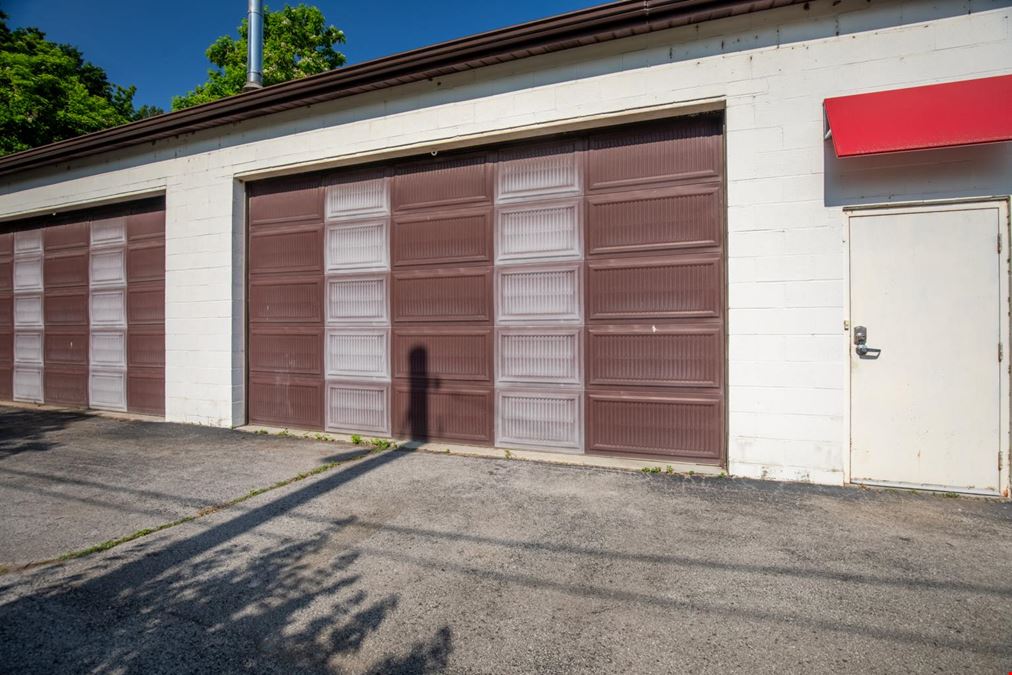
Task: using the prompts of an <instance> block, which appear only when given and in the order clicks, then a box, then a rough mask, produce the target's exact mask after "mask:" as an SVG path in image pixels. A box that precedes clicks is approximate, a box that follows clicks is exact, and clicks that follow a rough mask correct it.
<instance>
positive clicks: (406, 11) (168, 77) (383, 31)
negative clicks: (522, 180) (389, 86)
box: [0, 0, 603, 110]
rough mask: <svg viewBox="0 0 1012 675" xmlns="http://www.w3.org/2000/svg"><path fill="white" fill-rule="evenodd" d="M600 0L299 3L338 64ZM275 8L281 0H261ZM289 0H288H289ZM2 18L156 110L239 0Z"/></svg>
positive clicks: (75, 2)
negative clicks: (336, 49) (335, 38)
mask: <svg viewBox="0 0 1012 675" xmlns="http://www.w3.org/2000/svg"><path fill="white" fill-rule="evenodd" d="M602 1H603V0H596V1H595V0H512V1H511V2H495V1H492V2H489V1H488V0H486V1H484V2H481V1H479V2H475V1H473V0H471V1H468V0H415V1H413V2H408V1H405V0H388V1H386V2H362V1H361V0H357V1H355V0H345V1H343V2H338V1H335V0H316V1H315V2H313V0H306V4H315V5H316V6H318V7H320V9H322V10H323V13H324V15H325V16H326V17H327V21H328V22H329V23H331V24H333V25H335V26H337V27H338V28H340V29H342V30H343V31H344V32H345V34H346V36H347V38H348V42H347V44H346V45H344V47H343V48H342V49H341V51H343V52H344V53H345V55H346V56H347V57H348V63H349V64H350V63H360V62H362V61H368V60H369V59H374V58H376V57H379V56H386V55H388V54H394V53H396V52H400V51H404V50H406V49H412V48H414V47H421V46H424V45H428V44H432V43H434V42H441V41H443V40H449V39H452V38H455V37H461V36H464V35H470V34H472V33H478V32H481V31H485V30H489V29H492V28H501V27H503V26H509V25H512V24H515V23H521V22H523V21H529V20H531V19H537V18H541V17H545V16H551V15H553V14H559V13H561V12H567V11H570V10H573V9H578V8H581V7H589V6H591V5H595V4H600V2H602ZM267 4H268V6H272V7H281V6H282V5H283V4H285V3H284V2H277V1H275V2H273V3H272V2H268V3H267ZM289 4H298V2H297V1H296V0H289ZM0 9H3V11H5V12H6V13H7V14H8V15H9V16H10V19H9V22H10V25H12V26H14V27H19V26H37V27H38V28H40V29H42V31H43V32H45V33H46V34H47V36H48V37H49V38H50V39H52V40H55V41H57V42H67V43H70V44H73V45H76V46H77V47H79V48H80V49H81V50H82V51H83V52H84V56H85V58H87V59H88V60H89V61H91V62H92V63H95V64H97V65H99V66H101V67H103V68H105V70H106V71H107V72H108V73H109V77H110V79H111V80H112V81H113V82H115V83H117V84H122V85H124V86H126V85H130V84H134V85H136V86H137V94H136V96H135V98H134V101H135V103H136V104H137V105H140V104H145V103H146V104H150V105H157V106H160V107H162V108H165V109H166V110H167V109H168V108H169V102H170V100H171V98H172V96H173V95H175V94H182V93H184V92H186V91H188V90H190V89H191V88H193V86H194V85H196V84H198V83H200V82H202V81H204V79H205V77H206V72H207V69H208V67H209V64H208V63H207V59H206V57H205V56H204V50H205V49H207V46H208V45H209V44H211V42H213V41H214V39H215V38H217V37H218V36H219V35H225V34H236V27H237V26H238V25H239V21H240V20H241V19H242V17H243V16H245V12H246V0H171V1H169V2H159V1H155V0H94V1H92V2H82V1H81V0H0Z"/></svg>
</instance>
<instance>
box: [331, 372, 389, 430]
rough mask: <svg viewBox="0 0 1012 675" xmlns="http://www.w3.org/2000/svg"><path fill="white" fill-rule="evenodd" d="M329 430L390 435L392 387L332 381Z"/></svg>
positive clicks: (368, 383)
mask: <svg viewBox="0 0 1012 675" xmlns="http://www.w3.org/2000/svg"><path fill="white" fill-rule="evenodd" d="M327 429H328V430H329V431H343V432H346V433H363V432H366V433H373V434H382V435H384V436H386V435H389V434H390V386H389V385H388V384H381V383H371V382H355V381H334V382H328V383H327Z"/></svg>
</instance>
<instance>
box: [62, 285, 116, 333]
mask: <svg viewBox="0 0 1012 675" xmlns="http://www.w3.org/2000/svg"><path fill="white" fill-rule="evenodd" d="M89 307H90V301H89V292H88V289H87V288H83V287H75V288H61V289H56V290H49V291H46V294H45V301H44V303H43V308H44V310H45V323H46V326H87V325H88V312H89ZM116 325H120V324H118V323H117V324H116Z"/></svg>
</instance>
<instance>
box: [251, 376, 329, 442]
mask: <svg viewBox="0 0 1012 675" xmlns="http://www.w3.org/2000/svg"><path fill="white" fill-rule="evenodd" d="M248 397H249V418H250V422H253V423H257V424H276V425H279V426H285V427H288V426H292V427H297V428H304V429H319V428H322V427H323V381H322V380H320V379H318V378H313V377H297V376H295V375H282V374H276V375H271V374H265V373H250V377H249V392H248Z"/></svg>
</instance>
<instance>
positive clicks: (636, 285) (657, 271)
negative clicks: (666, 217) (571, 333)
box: [587, 254, 723, 321]
mask: <svg viewBox="0 0 1012 675" xmlns="http://www.w3.org/2000/svg"><path fill="white" fill-rule="evenodd" d="M722 288H723V266H722V264H721V256H720V255H719V254H707V255H696V256H690V255H683V256H668V257H664V258H615V259H611V260H604V261H591V262H589V263H588V264H587V308H588V310H587V313H588V319H589V320H590V321H615V320H623V319H646V318H658V319H663V318H668V319H676V318H718V317H720V316H721V315H722V312H723V295H722V290H721V289H722Z"/></svg>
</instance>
